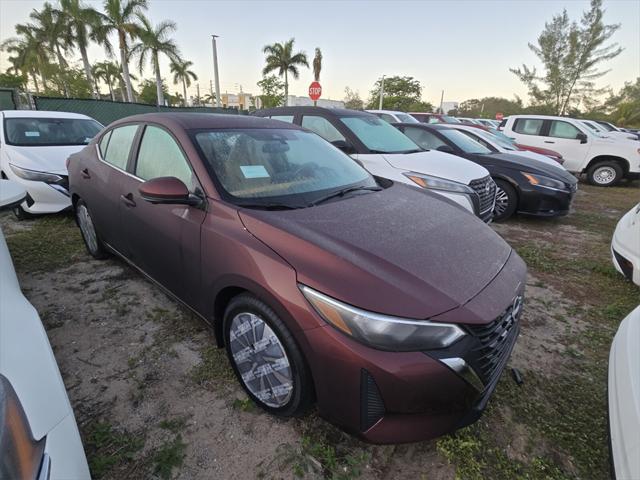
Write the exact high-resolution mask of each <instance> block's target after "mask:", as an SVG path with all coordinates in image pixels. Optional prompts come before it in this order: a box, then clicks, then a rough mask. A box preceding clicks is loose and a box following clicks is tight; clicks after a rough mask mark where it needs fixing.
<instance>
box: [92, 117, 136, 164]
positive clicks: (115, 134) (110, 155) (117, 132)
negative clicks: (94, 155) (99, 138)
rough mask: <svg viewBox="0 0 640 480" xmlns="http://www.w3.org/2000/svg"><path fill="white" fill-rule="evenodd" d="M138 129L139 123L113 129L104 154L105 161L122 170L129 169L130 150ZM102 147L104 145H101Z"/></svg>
mask: <svg viewBox="0 0 640 480" xmlns="http://www.w3.org/2000/svg"><path fill="white" fill-rule="evenodd" d="M137 131H138V125H125V126H124V127H118V128H114V129H113V130H111V135H109V136H110V137H111V138H110V139H109V141H108V145H107V147H108V148H107V151H106V154H105V155H104V157H103V158H104V161H105V162H107V163H110V164H111V165H113V166H115V167H118V168H120V169H122V170H126V169H127V161H128V160H129V152H130V151H131V144H132V143H133V138H134V137H135V136H136V132H137ZM100 147H102V145H100Z"/></svg>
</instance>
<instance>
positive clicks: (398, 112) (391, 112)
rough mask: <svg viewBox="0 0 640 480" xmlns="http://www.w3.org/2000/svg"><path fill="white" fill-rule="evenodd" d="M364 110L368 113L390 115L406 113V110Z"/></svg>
mask: <svg viewBox="0 0 640 480" xmlns="http://www.w3.org/2000/svg"><path fill="white" fill-rule="evenodd" d="M365 112H370V113H390V114H391V115H398V114H401V115H408V113H407V112H401V111H400V110H365Z"/></svg>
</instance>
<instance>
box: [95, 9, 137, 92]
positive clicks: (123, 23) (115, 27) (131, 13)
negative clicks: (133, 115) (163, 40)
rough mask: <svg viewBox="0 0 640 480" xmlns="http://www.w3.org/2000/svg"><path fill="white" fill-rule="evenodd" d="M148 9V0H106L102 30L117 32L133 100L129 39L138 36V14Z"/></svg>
mask: <svg viewBox="0 0 640 480" xmlns="http://www.w3.org/2000/svg"><path fill="white" fill-rule="evenodd" d="M146 9H147V0H105V2H104V10H105V17H104V18H103V23H102V28H101V32H102V34H103V35H108V34H110V33H111V32H116V33H117V35H118V48H119V50H120V64H121V65H122V77H123V80H124V83H125V87H126V89H127V100H128V101H129V102H132V101H133V87H132V86H131V75H130V74H129V62H128V59H129V44H128V39H134V38H136V37H137V36H138V32H139V30H140V27H139V25H138V23H137V22H136V20H137V18H138V15H139V14H141V13H142V11H143V10H146Z"/></svg>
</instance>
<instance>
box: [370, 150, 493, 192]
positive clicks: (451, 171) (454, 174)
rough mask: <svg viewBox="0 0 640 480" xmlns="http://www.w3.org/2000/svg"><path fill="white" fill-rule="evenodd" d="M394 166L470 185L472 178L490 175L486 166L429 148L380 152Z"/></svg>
mask: <svg viewBox="0 0 640 480" xmlns="http://www.w3.org/2000/svg"><path fill="white" fill-rule="evenodd" d="M380 155H382V156H383V157H384V159H385V160H386V161H387V162H389V164H391V166H393V167H394V168H399V169H402V170H410V171H412V172H416V173H424V174H427V175H434V176H436V177H440V178H446V179H449V180H454V181H456V182H460V183H464V184H465V185H468V184H469V182H471V180H477V179H478V178H484V177H486V176H488V175H489V172H488V170H487V169H486V168H484V167H482V166H480V165H478V164H477V163H473V162H470V161H469V160H466V159H464V158H460V157H458V156H456V155H451V154H450V153H445V152H438V151H436V150H429V151H428V152H418V153H408V154H402V153H384V154H380Z"/></svg>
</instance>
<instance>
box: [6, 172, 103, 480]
mask: <svg viewBox="0 0 640 480" xmlns="http://www.w3.org/2000/svg"><path fill="white" fill-rule="evenodd" d="M25 194H26V192H25V190H24V189H23V188H22V187H21V186H20V185H18V184H16V183H15V182H11V181H9V180H0V208H2V207H3V206H4V207H12V206H14V205H16V204H19V202H21V201H22V199H24V197H25ZM0 332H1V333H2V334H1V335H0V477H2V478H12V479H13V478H16V479H17V478H34V479H35V478H37V479H38V480H40V479H42V480H46V479H49V478H50V479H51V480H57V479H74V480H82V479H89V478H91V476H90V474H89V467H88V465H87V459H86V457H85V453H84V449H83V448H82V441H81V440H80V434H79V432H78V426H77V425H76V420H75V417H74V415H73V410H72V409H71V405H70V403H69V399H68V397H67V392H66V390H65V387H64V383H63V381H62V377H61V376H60V371H59V370H58V365H57V364H56V360H55V357H54V356H53V351H52V350H51V345H50V344H49V340H48V338H47V333H46V332H45V330H44V327H43V326H42V322H41V321H40V317H39V316H38V312H36V310H35V309H34V308H33V306H32V305H31V304H30V303H29V301H28V300H27V299H26V298H25V297H24V295H23V294H22V291H21V290H20V284H19V283H18V278H17V277H16V272H15V270H14V268H13V263H12V261H11V257H10V255H9V250H8V248H7V243H6V242H5V239H4V235H2V232H1V231H0Z"/></svg>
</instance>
